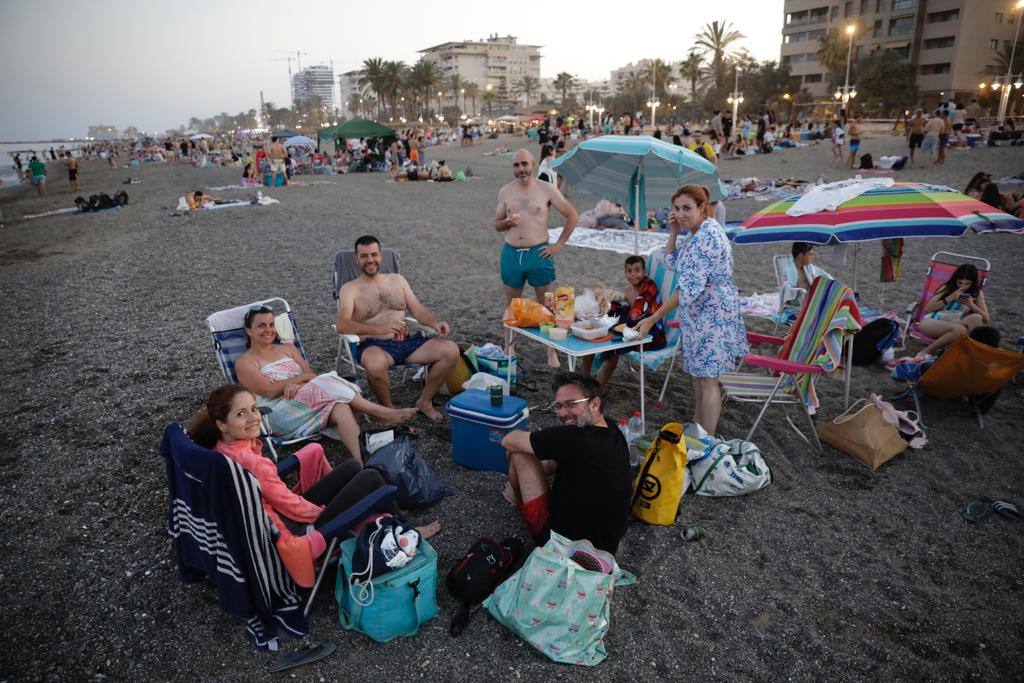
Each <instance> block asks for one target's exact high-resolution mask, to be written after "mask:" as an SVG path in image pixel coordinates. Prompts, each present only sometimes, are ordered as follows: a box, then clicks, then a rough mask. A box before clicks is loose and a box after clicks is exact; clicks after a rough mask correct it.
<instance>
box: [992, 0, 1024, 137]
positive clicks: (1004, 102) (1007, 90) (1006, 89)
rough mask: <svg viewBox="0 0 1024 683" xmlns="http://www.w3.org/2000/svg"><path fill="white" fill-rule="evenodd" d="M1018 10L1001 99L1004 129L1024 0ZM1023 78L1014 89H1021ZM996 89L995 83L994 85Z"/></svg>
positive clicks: (1000, 121)
mask: <svg viewBox="0 0 1024 683" xmlns="http://www.w3.org/2000/svg"><path fill="white" fill-rule="evenodd" d="M1014 7H1015V9H1016V10H1017V30H1016V31H1015V32H1014V34H1013V46H1012V47H1011V48H1010V62H1009V63H1008V64H1007V65H1006V79H1005V80H1004V81H1003V86H1004V87H1003V96H1002V97H1000V98H999V127H1000V128H1002V127H1003V124H1004V123H1005V121H1006V105H1007V104H1009V102H1010V83H1011V82H1012V81H1013V75H1012V73H1011V72H1012V71H1013V58H1014V57H1015V56H1016V55H1017V38H1019V37H1020V23H1021V20H1024V0H1017V3H1016V4H1015V5H1014ZM1020 84H1021V76H1020V74H1018V75H1017V81H1016V83H1013V85H1014V87H1016V88H1020ZM992 87H995V83H993V84H992Z"/></svg>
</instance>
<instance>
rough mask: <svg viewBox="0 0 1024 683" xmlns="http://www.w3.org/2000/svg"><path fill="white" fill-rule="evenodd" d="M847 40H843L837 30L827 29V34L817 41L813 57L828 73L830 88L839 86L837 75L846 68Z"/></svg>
mask: <svg viewBox="0 0 1024 683" xmlns="http://www.w3.org/2000/svg"><path fill="white" fill-rule="evenodd" d="M848 42H849V39H848V38H844V37H843V34H842V33H840V32H839V29H835V28H833V29H829V31H828V33H826V34H825V35H824V36H822V37H821V38H819V39H818V51H817V52H816V53H815V56H816V57H817V58H818V61H819V62H821V65H822V66H823V67H825V70H826V71H827V72H828V78H829V83H830V84H831V85H832V87H836V86H837V85H839V74H841V73H843V70H844V69H845V68H846V54H847V51H848V50H849V44H848Z"/></svg>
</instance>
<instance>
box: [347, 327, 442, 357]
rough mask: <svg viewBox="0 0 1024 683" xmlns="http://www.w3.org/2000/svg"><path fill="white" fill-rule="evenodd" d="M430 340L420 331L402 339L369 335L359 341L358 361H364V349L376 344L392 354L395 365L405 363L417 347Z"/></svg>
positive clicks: (357, 349) (357, 348)
mask: <svg viewBox="0 0 1024 683" xmlns="http://www.w3.org/2000/svg"><path fill="white" fill-rule="evenodd" d="M428 341H429V338H428V337H425V336H423V334H422V333H420V332H417V333H416V334H413V335H410V336H408V337H406V338H404V339H401V340H395V339H377V338H374V337H368V338H367V339H364V340H363V341H361V342H359V345H358V346H357V347H356V361H358V362H362V360H363V351H365V350H366V349H368V348H371V347H373V346H376V347H378V348H379V349H380V350H381V351H383V352H384V353H386V354H388V355H389V356H391V357H392V358H393V359H394V361H395V365H404V364H405V361H406V359H408V358H409V356H411V355H412V354H414V353H415V352H416V350H417V349H419V348H420V347H421V346H423V345H424V344H426V343H427V342H428Z"/></svg>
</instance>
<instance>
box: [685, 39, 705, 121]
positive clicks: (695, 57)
mask: <svg viewBox="0 0 1024 683" xmlns="http://www.w3.org/2000/svg"><path fill="white" fill-rule="evenodd" d="M679 75H680V77H682V79H683V80H684V81H686V82H687V83H689V84H690V118H691V119H694V118H697V111H696V108H697V89H698V88H699V87H700V83H701V81H702V80H703V79H704V57H702V56H701V54H700V53H699V52H697V51H696V50H690V52H689V54H687V55H686V59H684V60H683V61H682V62H680V64H679Z"/></svg>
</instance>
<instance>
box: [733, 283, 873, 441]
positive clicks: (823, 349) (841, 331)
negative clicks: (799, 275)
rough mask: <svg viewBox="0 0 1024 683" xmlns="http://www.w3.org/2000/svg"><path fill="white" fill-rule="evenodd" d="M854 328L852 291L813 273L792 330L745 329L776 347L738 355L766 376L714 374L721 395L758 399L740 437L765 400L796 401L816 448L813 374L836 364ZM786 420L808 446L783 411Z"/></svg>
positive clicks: (750, 338) (750, 336) (751, 339)
mask: <svg viewBox="0 0 1024 683" xmlns="http://www.w3.org/2000/svg"><path fill="white" fill-rule="evenodd" d="M860 327H861V323H860V311H859V310H858V308H857V303H856V301H855V300H854V297H853V290H851V289H850V288H849V287H847V286H846V285H845V284H843V283H841V282H839V281H837V280H830V279H827V278H824V277H818V278H816V279H815V280H814V282H813V283H812V285H811V289H810V291H809V292H808V294H807V296H805V297H804V301H803V304H802V305H801V308H800V315H799V316H798V317H797V319H796V322H795V323H794V324H793V328H792V330H790V332H789V334H788V335H787V336H786V337H785V338H784V339H782V338H779V337H772V336H769V335H762V334H757V333H753V332H748V333H747V339H748V341H749V342H750V343H751V344H772V345H779V346H781V348H780V349H779V352H778V355H777V356H775V357H771V356H761V355H757V354H748V355H747V356H745V357H744V358H743V362H744V364H749V365H754V366H757V367H763V368H767V369H768V370H770V371H771V372H772V374H771V375H756V374H752V373H744V372H735V373H728V374H725V375H722V376H720V377H719V378H718V379H719V382H720V383H721V385H722V389H723V391H724V393H725V397H726V399H733V400H735V401H740V402H751V403H760V404H762V405H761V411H760V412H759V413H758V415H757V419H755V420H754V424H753V425H752V426H751V427H750V431H749V432H748V433H747V436H746V439H745V440H746V441H750V440H751V438H752V437H753V436H754V432H755V431H756V430H757V427H758V425H759V424H760V423H761V418H763V417H764V414H765V412H766V411H767V410H768V406H769V405H771V404H772V403H778V404H783V405H785V404H797V405H799V406H800V407H801V409H802V410H803V411H804V414H805V415H806V416H807V420H808V422H809V423H810V425H811V434H812V435H813V436H814V442H815V444H816V445H817V449H818V451H819V452H820V451H821V442H820V441H819V440H818V434H817V432H816V431H815V430H814V418H813V415H814V413H815V411H816V410H817V407H818V397H817V392H816V390H815V382H816V381H817V379H818V377H819V376H821V375H823V374H825V373H826V372H831V371H833V370H835V369H836V368H838V367H839V366H840V365H841V361H842V353H843V348H844V346H845V347H846V348H847V350H848V352H852V348H853V347H852V341H853V335H854V334H855V333H856V332H857V331H858V330H860ZM850 365H851V363H850V356H849V355H848V356H847V360H846V368H845V371H846V392H847V399H846V400H847V402H848V401H849V386H850V385H849V382H850ZM786 422H788V423H789V426H790V427H792V428H793V430H794V431H796V433H797V434H799V435H800V438H802V439H803V440H804V441H806V442H807V443H808V445H810V441H809V440H808V439H807V437H806V436H804V434H803V433H802V432H801V431H800V430H799V429H798V428H797V426H796V425H795V424H793V421H792V420H790V418H789V416H788V415H787V416H786Z"/></svg>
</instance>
